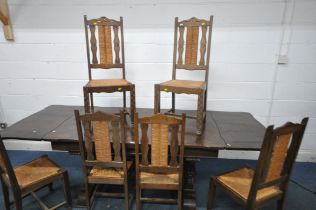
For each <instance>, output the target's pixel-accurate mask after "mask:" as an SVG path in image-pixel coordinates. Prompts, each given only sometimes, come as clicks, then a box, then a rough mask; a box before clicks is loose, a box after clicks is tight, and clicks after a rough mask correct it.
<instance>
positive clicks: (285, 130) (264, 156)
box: [207, 118, 308, 210]
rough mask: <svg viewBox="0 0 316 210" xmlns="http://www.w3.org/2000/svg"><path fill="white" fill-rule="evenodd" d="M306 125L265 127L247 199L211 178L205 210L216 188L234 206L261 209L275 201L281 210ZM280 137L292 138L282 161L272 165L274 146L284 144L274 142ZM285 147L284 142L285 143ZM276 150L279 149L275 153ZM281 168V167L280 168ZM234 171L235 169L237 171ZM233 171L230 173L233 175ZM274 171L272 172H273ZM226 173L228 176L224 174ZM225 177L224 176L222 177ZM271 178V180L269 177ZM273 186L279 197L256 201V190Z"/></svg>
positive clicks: (212, 198) (249, 209)
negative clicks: (232, 202)
mask: <svg viewBox="0 0 316 210" xmlns="http://www.w3.org/2000/svg"><path fill="white" fill-rule="evenodd" d="M307 122H308V118H304V119H303V120H302V121H301V124H294V123H290V122H288V123H286V124H285V125H283V126H281V127H279V128H276V129H273V126H269V127H268V128H267V130H266V133H265V136H264V141H263V144H262V149H261V152H260V155H259V159H258V162H257V165H256V169H255V170H254V175H253V179H252V183H251V187H250V191H249V194H248V198H247V199H246V200H244V199H241V198H240V196H238V195H237V194H236V193H235V192H234V191H232V190H230V189H229V188H227V187H225V185H223V184H222V183H221V182H220V181H219V179H218V177H220V176H222V175H220V176H216V177H212V178H211V180H210V186H209V195H208V196H209V200H208V205H207V209H208V210H211V209H212V206H213V200H214V197H215V190H216V187H217V186H219V187H221V188H222V189H223V190H224V191H225V192H226V193H228V194H229V195H230V196H231V197H233V198H234V200H236V201H237V202H238V203H240V204H242V205H244V206H245V207H246V210H255V209H260V208H262V207H263V206H265V205H267V204H269V203H271V202H272V201H277V209H278V210H282V209H283V208H284V201H285V197H286V192H287V188H288V183H289V180H290V176H291V172H292V168H293V165H294V162H295V159H296V157H297V154H298V151H299V147H300V145H301V142H302V138H303V135H304V131H305V128H306V125H307ZM281 135H292V136H291V139H288V141H290V142H289V143H288V144H286V145H285V146H286V147H285V149H286V151H284V153H283V154H282V155H283V161H282V159H281V160H280V161H277V160H275V161H273V160H272V157H273V155H274V152H278V151H277V146H276V145H277V142H278V141H279V142H280V141H283V142H284V144H285V141H284V140H277V139H278V137H279V136H281ZM286 143H287V142H286ZM278 150H280V149H278ZM275 162H278V164H280V165H279V166H280V167H278V168H276V169H277V170H275V169H273V168H272V167H273V164H275ZM282 165H283V166H282ZM237 170H238V169H237ZM237 170H233V171H231V172H234V171H237ZM273 170H274V171H273ZM228 173H230V172H228ZM225 174H227V173H225ZM271 174H272V176H271ZM223 175H224V174H223ZM273 186H276V187H278V189H279V190H280V191H281V193H279V194H276V195H275V196H270V197H269V198H267V199H264V200H261V201H260V200H259V201H257V200H256V199H257V194H258V191H259V190H262V189H266V188H268V187H273Z"/></svg>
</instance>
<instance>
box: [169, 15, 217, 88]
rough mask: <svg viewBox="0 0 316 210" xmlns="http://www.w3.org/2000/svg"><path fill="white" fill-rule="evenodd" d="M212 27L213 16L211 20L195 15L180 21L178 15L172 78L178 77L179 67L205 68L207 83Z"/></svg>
mask: <svg viewBox="0 0 316 210" xmlns="http://www.w3.org/2000/svg"><path fill="white" fill-rule="evenodd" d="M212 27H213V16H210V20H203V19H197V18H195V17H193V18H191V19H188V20H182V21H178V17H176V18H175V28H174V30H175V31H174V49H173V50H174V51H173V73H172V79H176V70H177V69H185V70H190V71H192V70H204V71H206V72H205V82H206V83H207V80H208V70H209V62H210V49H211V38H212ZM183 54H184V57H183ZM205 54H206V56H205Z"/></svg>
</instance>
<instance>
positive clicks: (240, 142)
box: [1, 105, 265, 151]
mask: <svg viewBox="0 0 316 210" xmlns="http://www.w3.org/2000/svg"><path fill="white" fill-rule="evenodd" d="M75 109H79V110H80V112H81V113H83V112H84V108H83V107H82V106H62V105H51V106H48V107H46V108H45V109H43V110H41V111H39V112H36V113H34V114H32V115H31V116H28V117H26V118H24V119H22V120H20V121H18V122H17V123H15V124H13V125H12V126H10V127H8V128H6V129H5V130H2V131H1V136H2V138H3V139H21V140H44V141H51V142H52V144H54V143H56V144H63V143H65V144H67V143H75V144H77V141H78V137H77V132H76V125H75V119H74V110H75ZM96 110H102V111H105V112H110V113H114V112H117V111H118V108H101V107H96ZM137 112H138V113H139V115H140V116H144V115H151V114H152V113H153V110H152V109H137ZM179 112H180V110H179ZM186 112H189V111H186ZM186 126H187V128H186V136H185V137H186V138H185V147H186V148H190V149H203V150H214V151H215V150H221V149H230V150H260V148H261V143H262V140H263V136H264V132H265V128H264V126H263V125H262V124H260V123H259V122H258V121H257V120H256V119H255V118H254V117H253V116H252V115H251V114H249V113H245V112H222V111H208V112H207V115H206V124H205V130H204V133H203V135H201V136H197V135H196V134H195V129H196V128H195V120H191V119H188V120H187V125H186ZM127 133H129V134H128V136H127V142H128V143H133V142H132V138H131V135H130V132H127Z"/></svg>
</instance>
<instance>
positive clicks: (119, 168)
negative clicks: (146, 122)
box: [75, 110, 132, 210]
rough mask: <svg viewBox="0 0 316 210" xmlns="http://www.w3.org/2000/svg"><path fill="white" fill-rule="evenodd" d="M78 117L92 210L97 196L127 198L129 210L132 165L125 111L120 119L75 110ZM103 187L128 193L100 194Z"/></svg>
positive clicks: (89, 204)
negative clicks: (126, 132)
mask: <svg viewBox="0 0 316 210" xmlns="http://www.w3.org/2000/svg"><path fill="white" fill-rule="evenodd" d="M75 116H76V124H77V131H78V138H79V147H80V154H81V160H82V165H83V173H84V177H85V187H86V204H87V207H88V209H91V207H92V205H93V201H94V198H95V196H96V195H99V196H108V197H115V196H116V197H117V196H120V197H122V196H123V197H124V199H125V209H126V210H128V207H129V193H128V175H129V174H130V173H129V172H130V169H131V168H132V161H127V160H126V148H125V138H126V137H125V128H124V113H123V112H122V111H121V112H120V116H116V115H112V114H107V113H104V112H100V111H98V112H95V113H91V114H85V115H79V111H78V110H75ZM82 128H83V129H82ZM111 141H112V142H111ZM111 143H112V145H111ZM101 184H102V185H105V184H106V185H122V186H124V193H105V192H101V191H98V188H99V186H100V185H101Z"/></svg>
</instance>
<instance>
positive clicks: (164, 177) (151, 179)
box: [140, 172, 179, 184]
mask: <svg viewBox="0 0 316 210" xmlns="http://www.w3.org/2000/svg"><path fill="white" fill-rule="evenodd" d="M140 182H141V183H142V184H178V183H179V173H170V174H158V173H149V172H140Z"/></svg>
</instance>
